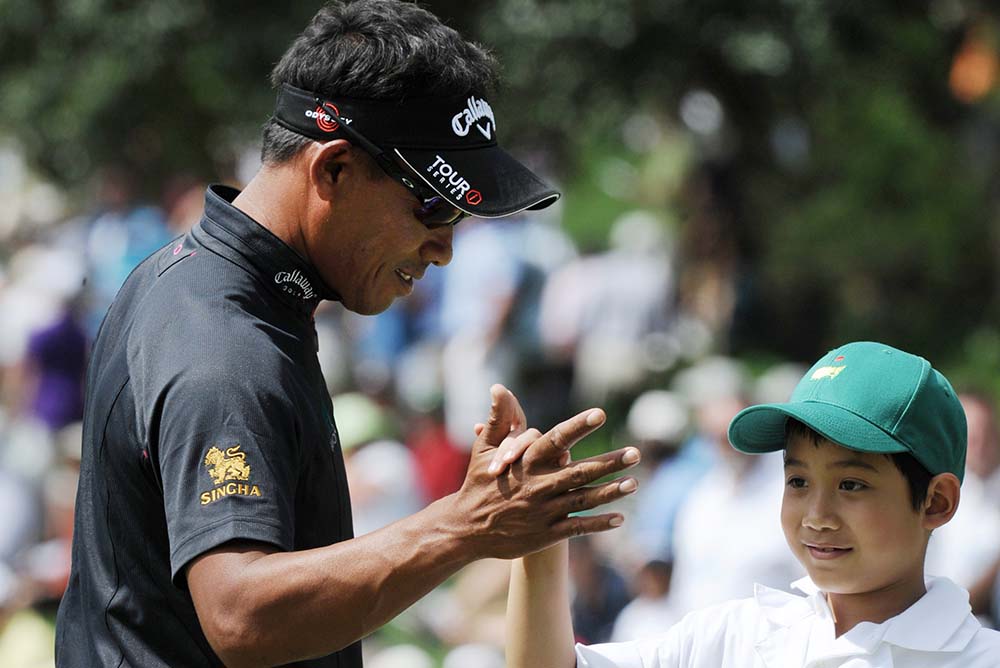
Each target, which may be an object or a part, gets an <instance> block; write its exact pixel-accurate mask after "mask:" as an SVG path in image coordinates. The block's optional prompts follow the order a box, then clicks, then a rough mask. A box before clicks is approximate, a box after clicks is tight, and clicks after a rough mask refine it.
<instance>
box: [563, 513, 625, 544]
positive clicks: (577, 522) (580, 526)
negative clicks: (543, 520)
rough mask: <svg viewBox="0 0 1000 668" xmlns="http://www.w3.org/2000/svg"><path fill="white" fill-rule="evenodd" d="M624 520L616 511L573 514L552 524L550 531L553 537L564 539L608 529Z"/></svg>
mask: <svg viewBox="0 0 1000 668" xmlns="http://www.w3.org/2000/svg"><path fill="white" fill-rule="evenodd" d="M624 521H625V518H624V517H622V516H621V515H619V514H618V513H608V514H605V515H587V516H584V515H574V516H573V517H567V518H566V519H562V520H559V521H558V522H556V523H555V524H553V525H552V533H553V537H554V538H557V539H559V540H564V539H566V538H573V537H575V536H582V535H584V534H588V533H597V532H599V531H608V530H609V529H614V528H616V527H620V526H621V525H622V523H623V522H624Z"/></svg>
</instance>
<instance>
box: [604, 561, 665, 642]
mask: <svg viewBox="0 0 1000 668" xmlns="http://www.w3.org/2000/svg"><path fill="white" fill-rule="evenodd" d="M672 574H673V566H672V565H671V564H670V563H669V562H666V561H659V560H654V561H650V562H648V563H647V564H645V565H644V566H643V567H642V568H641V569H639V572H638V573H637V574H636V576H635V580H634V581H635V584H634V586H633V589H634V593H635V598H634V599H632V601H631V602H630V603H629V604H628V605H626V606H625V607H624V608H623V609H622V611H621V613H620V614H619V615H618V619H616V620H615V626H614V631H613V632H612V634H611V641H612V642H624V641H627V640H637V639H639V638H643V637H646V636H651V635H655V634H657V633H663V632H664V631H666V630H667V629H669V628H670V627H671V626H673V625H674V624H675V623H676V622H678V621H679V620H680V617H679V616H677V614H676V613H675V612H674V611H673V609H672V608H671V606H670V578H671V575H672Z"/></svg>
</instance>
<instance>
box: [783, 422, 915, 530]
mask: <svg viewBox="0 0 1000 668" xmlns="http://www.w3.org/2000/svg"><path fill="white" fill-rule="evenodd" d="M792 436H799V437H801V438H807V439H809V440H810V441H811V442H812V443H813V444H814V445H819V443H820V442H821V441H827V440H829V439H828V438H826V437H825V436H823V435H822V434H820V433H818V432H816V431H815V430H813V429H812V428H810V427H809V426H807V425H805V424H803V423H801V422H799V421H798V420H796V419H795V418H788V420H787V421H786V422H785V443H787V442H788V439H789V438H790V437H792ZM882 456H883V457H885V458H886V459H889V460H891V461H892V463H893V464H895V465H896V468H897V469H899V471H900V472H901V473H902V474H903V477H904V478H906V484H907V485H908V486H909V488H910V504H911V505H912V506H913V509H914V510H920V507H921V506H923V505H924V501H925V500H926V499H927V488H928V487H930V484H931V478H933V477H934V476H933V475H931V472H930V471H928V470H927V469H926V468H924V465H923V464H921V463H920V462H918V461H917V460H916V458H915V457H914V456H913V455H911V454H910V453H908V452H893V453H891V454H886V455H882Z"/></svg>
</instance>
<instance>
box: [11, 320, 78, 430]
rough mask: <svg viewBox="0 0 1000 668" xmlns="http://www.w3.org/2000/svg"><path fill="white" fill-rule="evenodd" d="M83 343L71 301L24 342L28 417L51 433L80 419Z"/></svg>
mask: <svg viewBox="0 0 1000 668" xmlns="http://www.w3.org/2000/svg"><path fill="white" fill-rule="evenodd" d="M87 343H88V339H87V334H86V332H84V329H83V325H82V324H81V322H80V319H79V314H78V310H77V308H76V305H75V303H74V302H70V303H67V304H65V305H64V306H63V307H62V309H61V311H60V312H59V314H58V315H57V316H56V318H55V320H54V321H53V322H51V323H50V324H48V325H46V326H45V327H42V328H41V329H39V330H36V331H35V332H33V333H32V334H31V336H30V337H29V339H28V349H27V354H26V355H25V364H24V367H25V371H24V374H25V383H24V384H25V390H26V391H27V396H29V397H30V414H31V415H32V416H33V417H35V418H36V419H38V420H39V421H41V422H42V423H43V424H44V425H45V426H47V427H48V428H49V429H51V430H52V431H57V430H59V429H61V428H63V427H65V426H66V425H68V424H70V423H72V422H75V421H77V420H82V419H83V376H84V373H85V371H86V366H87V355H86V353H87Z"/></svg>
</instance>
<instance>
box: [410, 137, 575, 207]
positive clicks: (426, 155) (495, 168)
mask: <svg viewBox="0 0 1000 668" xmlns="http://www.w3.org/2000/svg"><path fill="white" fill-rule="evenodd" d="M393 152H394V153H395V154H396V156H397V157H398V158H400V159H401V160H402V161H403V163H404V164H405V165H406V166H408V167H409V168H410V169H411V170H413V172H414V173H415V174H417V175H419V176H420V178H421V179H423V181H424V183H426V184H427V186H428V187H429V188H431V189H432V190H433V191H434V192H436V193H437V194H439V195H440V196H441V197H444V198H445V199H446V200H448V201H449V202H450V203H451V204H452V205H453V206H455V207H456V208H457V209H460V210H461V211H464V212H465V213H467V214H469V215H471V216H476V217H478V218H502V217H504V216H511V215H513V214H515V213H520V212H521V211H525V210H528V209H531V210H537V209H544V208H545V207H547V206H550V205H551V204H553V203H554V202H555V201H556V200H557V199H559V197H560V193H559V191H557V190H555V189H554V188H553V187H552V186H550V185H548V184H547V183H545V182H544V181H542V180H541V179H540V178H538V177H537V176H536V175H535V174H534V173H533V172H532V171H531V170H530V169H528V168H527V167H525V166H524V165H522V164H521V163H520V162H519V161H518V160H516V159H515V158H514V157H513V156H511V155H510V154H509V153H507V152H506V151H505V150H503V149H502V148H500V147H499V146H487V147H481V148H475V149H447V150H439V149H414V148H404V149H399V148H397V149H393Z"/></svg>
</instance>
